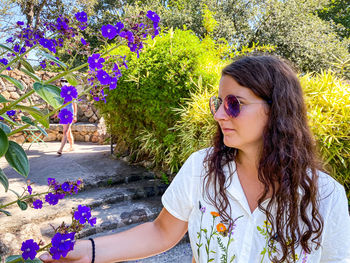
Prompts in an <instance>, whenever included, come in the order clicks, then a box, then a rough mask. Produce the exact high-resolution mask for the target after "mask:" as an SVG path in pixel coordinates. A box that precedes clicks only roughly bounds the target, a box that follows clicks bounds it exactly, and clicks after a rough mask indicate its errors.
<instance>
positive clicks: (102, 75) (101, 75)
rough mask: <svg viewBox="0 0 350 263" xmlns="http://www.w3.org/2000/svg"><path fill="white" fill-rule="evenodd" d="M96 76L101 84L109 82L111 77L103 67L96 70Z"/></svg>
mask: <svg viewBox="0 0 350 263" xmlns="http://www.w3.org/2000/svg"><path fill="white" fill-rule="evenodd" d="M96 77H97V79H98V80H99V81H100V83H101V84H102V85H108V84H109V83H110V82H111V77H110V76H109V75H108V73H107V72H106V71H104V70H103V69H101V70H99V71H97V74H96Z"/></svg>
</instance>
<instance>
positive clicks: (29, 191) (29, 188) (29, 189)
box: [27, 185, 33, 195]
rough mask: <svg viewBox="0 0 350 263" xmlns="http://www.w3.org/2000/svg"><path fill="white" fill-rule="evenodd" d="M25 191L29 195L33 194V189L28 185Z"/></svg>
mask: <svg viewBox="0 0 350 263" xmlns="http://www.w3.org/2000/svg"><path fill="white" fill-rule="evenodd" d="M27 190H28V193H29V194H30V195H31V194H32V192H33V188H32V187H31V186H30V185H28V187H27Z"/></svg>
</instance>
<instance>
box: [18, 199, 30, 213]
mask: <svg viewBox="0 0 350 263" xmlns="http://www.w3.org/2000/svg"><path fill="white" fill-rule="evenodd" d="M17 205H18V206H19V208H21V209H22V210H23V211H24V210H27V208H28V205H27V203H26V202H23V201H21V200H17Z"/></svg>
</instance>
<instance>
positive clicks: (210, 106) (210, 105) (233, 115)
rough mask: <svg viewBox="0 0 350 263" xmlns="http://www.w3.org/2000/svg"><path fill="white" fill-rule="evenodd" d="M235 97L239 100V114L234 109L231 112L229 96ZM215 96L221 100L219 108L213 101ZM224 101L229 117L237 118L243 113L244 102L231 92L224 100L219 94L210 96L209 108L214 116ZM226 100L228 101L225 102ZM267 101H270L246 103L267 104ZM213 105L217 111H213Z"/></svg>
mask: <svg viewBox="0 0 350 263" xmlns="http://www.w3.org/2000/svg"><path fill="white" fill-rule="evenodd" d="M230 97H231V98H232V97H233V98H234V99H235V100H236V101H237V102H238V107H239V108H238V112H237V114H234V113H233V112H234V111H232V113H231V111H230V109H229V103H228V99H229V98H230ZM214 98H217V100H218V101H219V102H220V103H219V106H218V107H217V109H215V108H216V107H215V103H214V102H213V99H214ZM223 102H224V110H225V112H226V114H227V115H228V116H229V117H231V118H237V117H238V115H239V114H240V113H241V109H242V106H243V105H242V104H241V101H240V100H239V99H238V98H237V97H236V96H235V95H233V94H229V95H227V96H226V97H225V98H224V101H223V100H222V99H221V98H220V97H217V96H211V97H210V99H209V108H210V111H211V113H212V114H213V116H215V114H216V113H217V111H218V110H219V108H220V107H221V104H222V103H223ZM225 102H226V103H225ZM265 103H267V104H269V102H267V101H263V102H252V103H245V104H244V105H250V104H265ZM213 105H214V109H215V112H214V111H213ZM226 105H227V107H226Z"/></svg>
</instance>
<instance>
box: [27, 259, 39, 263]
mask: <svg viewBox="0 0 350 263" xmlns="http://www.w3.org/2000/svg"><path fill="white" fill-rule="evenodd" d="M24 262H26V263H42V261H41V260H40V259H38V258H34V259H33V260H30V259H27V260H25V261H24Z"/></svg>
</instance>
